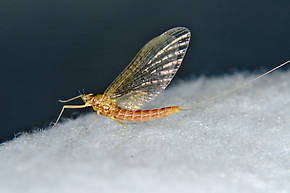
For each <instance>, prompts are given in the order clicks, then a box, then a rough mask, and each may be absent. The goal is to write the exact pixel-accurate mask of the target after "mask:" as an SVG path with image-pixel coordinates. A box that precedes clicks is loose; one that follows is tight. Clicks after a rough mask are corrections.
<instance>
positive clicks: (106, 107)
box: [88, 94, 118, 115]
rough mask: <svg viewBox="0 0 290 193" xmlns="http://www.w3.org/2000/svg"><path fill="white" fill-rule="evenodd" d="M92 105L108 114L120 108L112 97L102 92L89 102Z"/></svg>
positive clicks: (101, 112) (100, 111) (102, 112)
mask: <svg viewBox="0 0 290 193" xmlns="http://www.w3.org/2000/svg"><path fill="white" fill-rule="evenodd" d="M88 103H89V104H90V105H92V107H93V109H94V110H95V111H98V112H99V113H100V114H103V115H108V114H111V113H112V112H114V111H116V110H117V109H118V105H117V104H116V103H115V102H114V100H113V99H111V98H110V97H106V96H104V95H102V94H98V95H96V96H94V97H92V99H91V101H89V102H88Z"/></svg>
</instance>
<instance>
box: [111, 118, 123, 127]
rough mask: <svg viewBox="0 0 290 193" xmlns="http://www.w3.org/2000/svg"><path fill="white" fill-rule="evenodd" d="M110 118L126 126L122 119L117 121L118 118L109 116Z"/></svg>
mask: <svg viewBox="0 0 290 193" xmlns="http://www.w3.org/2000/svg"><path fill="white" fill-rule="evenodd" d="M110 118H111V119H113V120H114V121H116V122H118V123H120V124H121V125H123V126H124V127H127V124H126V123H123V122H122V121H119V120H118V119H115V118H114V117H110Z"/></svg>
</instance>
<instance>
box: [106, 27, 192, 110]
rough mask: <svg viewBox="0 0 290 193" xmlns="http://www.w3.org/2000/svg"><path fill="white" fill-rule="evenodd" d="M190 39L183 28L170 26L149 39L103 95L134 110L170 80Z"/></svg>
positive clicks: (123, 106)
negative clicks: (171, 27) (170, 27)
mask: <svg viewBox="0 0 290 193" xmlns="http://www.w3.org/2000/svg"><path fill="white" fill-rule="evenodd" d="M189 41H190V31H189V30H188V29H187V28H184V27H176V28H173V29H170V30H168V31H166V32H164V33H163V34H161V35H160V36H158V37H156V38H154V39H153V40H151V41H150V42H148V43H147V44H146V45H145V46H144V47H143V48H142V49H141V50H140V51H139V53H138V54H137V55H136V56H135V58H134V59H133V60H132V62H131V63H130V64H129V65H128V66H127V67H126V68H125V69H124V70H123V71H122V73H121V74H120V75H119V76H118V77H117V78H116V79H115V80H114V81H113V82H112V83H111V85H110V86H109V87H108V88H107V90H106V91H105V93H104V94H105V96H109V97H110V98H112V99H115V101H116V103H117V104H118V105H119V106H120V107H122V108H126V109H130V110H137V109H140V107H141V106H142V105H143V104H144V103H146V102H149V101H150V100H152V99H153V98H155V97H156V96H157V95H158V94H160V92H162V91H163V90H164V89H165V88H166V87H167V85H168V84H169V83H170V81H171V80H172V78H173V77H174V75H175V73H176V72H177V70H178V68H179V67H180V65H181V62H182V60H183V57H184V55H185V53H186V50H187V47H188V44H189Z"/></svg>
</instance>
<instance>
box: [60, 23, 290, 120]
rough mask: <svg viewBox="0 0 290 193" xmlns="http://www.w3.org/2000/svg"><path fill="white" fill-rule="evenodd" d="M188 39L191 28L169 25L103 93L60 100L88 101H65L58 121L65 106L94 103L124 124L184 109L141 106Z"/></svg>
mask: <svg viewBox="0 0 290 193" xmlns="http://www.w3.org/2000/svg"><path fill="white" fill-rule="evenodd" d="M189 41H190V31H189V30H188V29H187V28H185V27H176V28H173V29H170V30H168V31H166V32H164V33H163V34H161V35H160V36H158V37H156V38H154V39H152V40H151V41H150V42H148V43H147V44H146V45H145V46H144V47H143V48H142V49H141V50H140V51H139V53H138V54H137V55H136V56H135V58H134V59H133V60H132V61H131V63H130V64H129V65H128V66H127V67H126V68H125V69H124V70H123V72H122V73H121V74H120V75H119V76H118V77H117V78H116V79H115V80H114V81H113V82H112V83H111V85H110V86H109V87H108V88H107V89H106V91H105V92H104V94H99V95H96V96H94V95H93V94H82V95H79V96H76V97H74V98H72V99H69V100H60V102H69V101H72V100H75V99H77V98H82V100H83V101H84V103H85V104H84V105H64V106H63V108H62V110H61V112H60V114H59V116H58V118H57V120H56V123H55V124H57V122H58V121H59V119H60V117H61V115H62V113H63V111H64V109H72V108H86V107H92V108H93V109H94V111H97V113H98V115H99V114H101V115H104V116H107V117H110V118H111V119H113V120H114V121H117V122H118V123H120V124H122V125H126V124H125V123H123V122H122V121H120V120H125V121H136V122H139V121H150V120H154V119H159V118H162V117H166V116H168V115H171V114H173V113H177V112H179V111H180V110H183V109H182V108H181V107H179V106H170V107H164V108H160V109H154V110H141V106H142V105H144V104H145V103H147V102H149V101H151V100H152V99H154V98H155V97H156V96H157V95H159V94H160V93H161V92H162V91H163V90H164V89H165V88H166V87H167V86H168V84H169V83H170V81H171V80H172V78H173V77H174V75H175V74H176V72H177V70H178V69H179V67H180V65H181V63H182V60H183V57H184V55H185V53H186V50H187V48H188V45H189ZM289 62H290V61H287V62H285V63H283V64H281V65H279V66H277V67H275V68H273V69H272V70H270V71H268V72H266V73H264V74H262V75H260V76H258V77H257V78H255V79H253V80H251V81H248V82H246V83H245V84H243V85H242V86H245V85H246V84H248V83H251V82H253V81H255V80H257V79H259V78H261V77H263V76H265V75H267V74H269V73H271V72H273V71H275V70H276V69H278V68H280V67H282V66H284V65H286V64H287V63H289ZM240 87H241V86H240ZM240 87H237V88H240ZM237 88H234V89H232V90H230V91H228V92H226V94H227V93H230V92H232V91H235V90H237ZM224 94H225V93H224ZM220 97H221V95H219V96H215V97H212V98H209V99H208V100H205V101H203V102H207V101H209V100H213V99H216V98H220ZM191 106H193V105H191Z"/></svg>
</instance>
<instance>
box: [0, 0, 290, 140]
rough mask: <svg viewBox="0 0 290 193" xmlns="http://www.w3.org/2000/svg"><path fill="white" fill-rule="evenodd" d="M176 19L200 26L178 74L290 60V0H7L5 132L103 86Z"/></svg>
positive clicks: (2, 47)
mask: <svg viewBox="0 0 290 193" xmlns="http://www.w3.org/2000/svg"><path fill="white" fill-rule="evenodd" d="M176 26H184V27H187V28H189V29H190V30H191V32H192V39H191V44H190V47H189V50H188V52H187V55H186V56H185V59H184V62H183V65H182V66H181V69H180V70H179V72H178V73H177V75H176V78H177V79H188V78H190V77H193V76H195V77H198V76H201V75H206V76H218V75H223V74H225V73H232V72H237V71H249V72H252V71H254V70H259V69H261V68H265V69H270V68H272V67H274V66H275V65H278V64H280V63H282V62H284V61H286V60H289V56H290V40H289V34H290V1H289V0H276V1H273V0H235V1H232V0H220V1H214V0H190V1H185V0H178V1H174V0H166V1H157V0H156V1H153V0H152V1H148V0H147V1H136V0H122V1H119V0H106V1H94V0H82V1H80V0H79V1H77V0H44V1H38V0H26V1H18V0H9V1H5V0H4V1H1V2H0V65H1V76H0V77H1V123H2V124H1V128H0V142H3V141H6V140H9V139H11V138H13V137H14V135H15V134H16V133H18V132H21V131H27V130H33V129H36V128H41V127H47V126H48V125H49V124H50V122H51V121H55V119H56V117H57V115H58V113H59V111H60V110H61V107H62V104H60V103H58V102H57V99H67V98H70V97H73V96H76V95H78V94H79V91H82V90H83V89H85V91H86V92H94V93H102V92H103V91H104V89H105V88H106V87H107V86H108V85H109V83H110V82H111V81H112V80H113V79H114V78H115V77H116V76H117V75H118V74H119V73H120V72H121V70H122V69H123V68H124V67H125V66H126V65H127V64H128V63H129V62H130V60H131V59H132V58H133V57H134V56H135V54H136V53H137V52H138V51H139V49H140V48H142V46H143V45H144V44H146V43H147V42H148V41H149V40H151V39H152V38H154V37H156V36H157V35H160V34H161V33H162V32H164V31H166V30H168V29H170V28H172V27H176ZM76 111H77V113H76V114H74V113H73V112H76ZM79 112H82V111H81V110H75V111H72V110H71V111H67V112H66V113H65V115H64V117H74V116H76V115H77V114H78V113H79Z"/></svg>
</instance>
